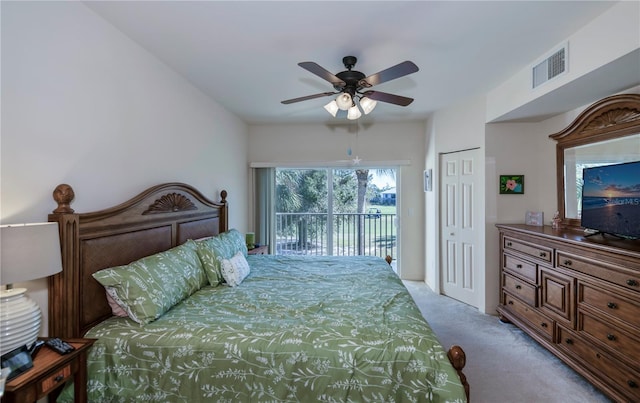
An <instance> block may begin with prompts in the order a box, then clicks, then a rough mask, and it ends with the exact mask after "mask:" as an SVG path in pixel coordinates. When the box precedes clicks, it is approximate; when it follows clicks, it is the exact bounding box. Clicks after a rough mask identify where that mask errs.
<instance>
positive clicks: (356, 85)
mask: <svg viewBox="0 0 640 403" xmlns="http://www.w3.org/2000/svg"><path fill="white" fill-rule="evenodd" d="M357 61H358V59H357V58H356V57H355V56H345V57H344V58H343V59H342V63H343V64H344V67H345V68H346V69H347V70H345V71H342V72H340V73H337V74H335V75H334V74H333V73H331V72H329V71H328V70H326V69H324V68H323V67H321V66H320V65H318V64H317V63H314V62H301V63H298V65H299V66H300V67H302V68H303V69H305V70H307V71H309V72H311V73H313V74H315V75H317V76H318V77H320V78H322V79H324V80H326V81H328V82H329V83H331V85H332V86H333V88H334V89H335V90H336V92H322V93H319V94H313V95H307V96H305V97H300V98H293V99H287V100H285V101H282V103H283V104H292V103H295V102H300V101H306V100H309V99H315V98H320V97H324V96H332V95H335V94H338V96H337V97H336V99H335V100H333V101H331V102H329V103H328V104H326V105H325V106H324V108H325V109H326V110H327V112H329V113H330V114H331V115H332V116H333V117H336V116H337V114H338V110H345V111H347V119H350V120H355V119H358V118H360V117H361V116H362V112H364V113H365V115H368V114H369V113H370V112H371V111H372V110H373V108H375V107H376V104H377V103H378V101H380V102H387V103H391V104H395V105H399V106H407V105H409V104H410V103H411V102H413V98H407V97H403V96H400V95H394V94H388V93H386V92H380V91H372V90H367V91H364V92H362V90H363V89H368V88H371V87H373V86H374V85H378V84H381V83H384V82H387V81H390V80H394V79H396V78H400V77H404V76H406V75H408V74H412V73H415V72H416V71H418V66H416V65H415V64H414V63H413V62H410V61H408V60H407V61H404V62H402V63H399V64H396V65H395V66H392V67H389V68H388V69H385V70H382V71H380V72H378V73H376V74H372V75H370V76H365V75H364V74H363V73H361V72H359V71H355V70H352V68H353V67H354V66H355V65H356V62H357ZM356 100H357V101H358V102H357V103H356ZM358 106H359V107H358ZM360 108H362V112H361V111H360Z"/></svg>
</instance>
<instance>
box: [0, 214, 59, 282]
mask: <svg viewBox="0 0 640 403" xmlns="http://www.w3.org/2000/svg"><path fill="white" fill-rule="evenodd" d="M0 231H1V232H0V240H1V241H2V249H0V251H1V252H0V253H1V254H2V260H1V266H0V270H1V271H0V284H3V285H4V284H13V283H19V282H22V281H29V280H35V279H37V278H42V277H47V276H50V275H52V274H56V273H59V272H60V271H62V257H61V255H60V235H59V234H58V223H55V222H46V223H36V224H11V225H0Z"/></svg>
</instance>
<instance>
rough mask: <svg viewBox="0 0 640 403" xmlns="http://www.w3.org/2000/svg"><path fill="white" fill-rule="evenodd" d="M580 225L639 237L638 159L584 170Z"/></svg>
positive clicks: (639, 181)
mask: <svg viewBox="0 0 640 403" xmlns="http://www.w3.org/2000/svg"><path fill="white" fill-rule="evenodd" d="M583 181H584V184H583V188H582V226H583V227H585V228H589V229H594V230H598V231H601V232H607V233H611V234H618V235H625V236H631V237H640V161H638V162H630V163H626V164H617V165H606V166H600V167H594V168H587V169H585V170H584V171H583Z"/></svg>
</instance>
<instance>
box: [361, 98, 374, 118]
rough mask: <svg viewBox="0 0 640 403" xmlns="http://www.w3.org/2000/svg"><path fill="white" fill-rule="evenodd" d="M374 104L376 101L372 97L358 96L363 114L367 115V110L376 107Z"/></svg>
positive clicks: (369, 110)
mask: <svg viewBox="0 0 640 403" xmlns="http://www.w3.org/2000/svg"><path fill="white" fill-rule="evenodd" d="M376 105H378V101H374V100H373V99H371V98H367V97H362V98H360V107H361V108H362V112H364V114H365V115H368V114H369V112H371V111H372V110H373V108H375V107H376Z"/></svg>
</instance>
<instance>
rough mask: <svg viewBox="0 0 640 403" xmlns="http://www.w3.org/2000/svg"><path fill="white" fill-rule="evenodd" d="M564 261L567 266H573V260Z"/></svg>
mask: <svg viewBox="0 0 640 403" xmlns="http://www.w3.org/2000/svg"><path fill="white" fill-rule="evenodd" d="M563 263H564V265H565V266H571V260H565V261H564V262H563Z"/></svg>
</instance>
